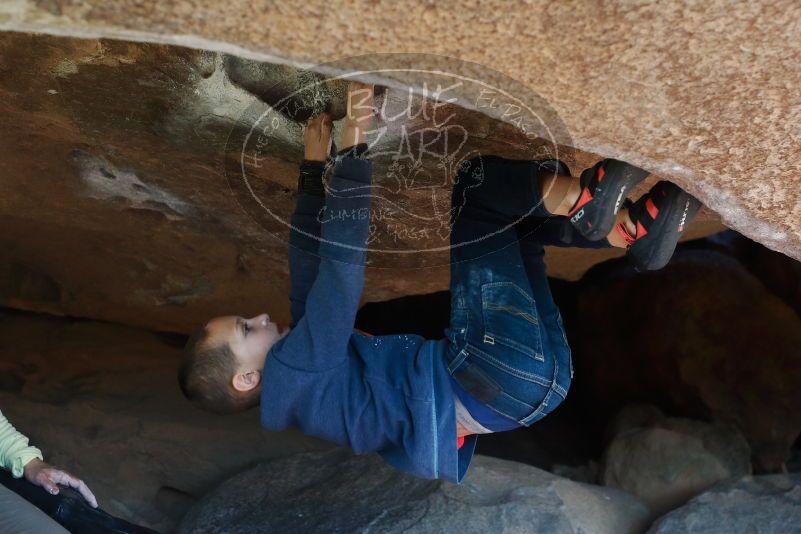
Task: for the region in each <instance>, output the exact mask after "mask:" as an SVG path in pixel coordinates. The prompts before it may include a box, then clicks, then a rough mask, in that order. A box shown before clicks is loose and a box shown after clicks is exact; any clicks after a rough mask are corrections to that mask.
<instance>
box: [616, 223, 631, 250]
mask: <svg viewBox="0 0 801 534" xmlns="http://www.w3.org/2000/svg"><path fill="white" fill-rule="evenodd" d="M615 230H617V233H619V234H620V235H621V236H623V239H624V240H625V241H626V243H628V244H629V245H631V244H632V243H634V241H635V239H634V236H633V235H631V234H630V233H629V230H628V228H626V225H625V224H624V223H622V222H621V223H617V224H616V225H615Z"/></svg>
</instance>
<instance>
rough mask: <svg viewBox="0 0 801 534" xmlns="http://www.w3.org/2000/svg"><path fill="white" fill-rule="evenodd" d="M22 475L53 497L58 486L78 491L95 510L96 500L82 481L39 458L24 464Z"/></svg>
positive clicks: (56, 492) (56, 493)
mask: <svg viewBox="0 0 801 534" xmlns="http://www.w3.org/2000/svg"><path fill="white" fill-rule="evenodd" d="M24 475H25V480H27V481H28V482H30V483H31V484H33V485H35V486H40V487H42V488H44V489H45V490H46V491H47V492H48V493H51V494H53V495H58V491H59V490H58V484H61V485H62V486H69V487H71V488H73V489H75V490H76V491H78V493H80V494H81V495H82V496H83V498H84V499H86V502H88V503H89V505H90V506H91V507H92V508H97V499H95V496H94V494H93V493H92V492H91V490H89V487H88V486H87V485H86V484H85V483H84V482H83V480H81V479H80V478H77V477H74V476H72V475H71V474H69V473H67V472H66V471H63V470H61V469H58V468H57V467H53V466H52V465H50V464H48V463H45V462H43V461H41V460H40V459H39V458H34V459H33V460H31V461H30V462H28V463H27V464H25V468H24Z"/></svg>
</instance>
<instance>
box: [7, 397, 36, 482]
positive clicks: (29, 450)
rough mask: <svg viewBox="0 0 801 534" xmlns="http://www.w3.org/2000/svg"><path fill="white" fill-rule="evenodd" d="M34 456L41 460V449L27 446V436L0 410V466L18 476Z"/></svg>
mask: <svg viewBox="0 0 801 534" xmlns="http://www.w3.org/2000/svg"><path fill="white" fill-rule="evenodd" d="M34 458H39V459H40V460H42V459H43V458H42V451H40V450H39V449H37V448H36V447H31V446H29V445H28V438H26V437H25V436H23V435H22V434H20V433H19V432H17V430H16V429H15V428H14V427H13V426H11V423H9V422H8V419H6V418H5V417H4V416H3V413H2V412H0V467H4V468H6V469H9V470H10V471H11V474H12V475H14V477H15V478H20V477H21V476H22V473H23V468H24V467H25V465H26V464H27V463H28V462H30V461H31V460H33V459H34Z"/></svg>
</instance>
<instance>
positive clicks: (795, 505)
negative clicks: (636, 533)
mask: <svg viewBox="0 0 801 534" xmlns="http://www.w3.org/2000/svg"><path fill="white" fill-rule="evenodd" d="M800 518H801V475H799V474H798V473H795V474H791V475H789V476H788V475H770V476H759V477H744V478H742V479H740V480H735V481H732V482H726V483H722V484H718V485H717V486H715V487H713V488H712V489H710V490H709V491H706V492H705V493H702V494H701V495H699V496H698V497H695V498H694V499H692V500H690V502H688V503H687V504H685V505H684V506H682V507H681V508H678V509H676V510H673V511H672V512H670V513H669V514H667V515H665V516H664V517H662V518H661V519H659V520H658V521H656V522H655V523H654V524H653V525H652V526H651V528H650V529H649V530H648V534H672V533H674V532H693V533H697V534H713V533H717V532H759V534H797V533H799V532H801V523H799V519H800Z"/></svg>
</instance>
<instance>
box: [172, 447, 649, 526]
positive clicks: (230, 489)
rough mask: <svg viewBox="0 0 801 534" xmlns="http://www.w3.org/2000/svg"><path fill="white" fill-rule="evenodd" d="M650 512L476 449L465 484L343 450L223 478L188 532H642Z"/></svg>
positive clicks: (635, 502)
mask: <svg viewBox="0 0 801 534" xmlns="http://www.w3.org/2000/svg"><path fill="white" fill-rule="evenodd" d="M647 525H648V509H647V507H646V506H645V505H644V504H643V503H642V502H641V501H640V500H639V499H637V498H636V497H633V496H631V495H628V494H626V493H624V492H622V491H619V490H616V489H613V488H604V487H601V486H592V485H589V484H580V483H577V482H572V481H570V480H567V479H564V478H560V477H558V476H555V475H552V474H550V473H548V472H546V471H542V470H540V469H537V468H535V467H531V466H527V465H523V464H518V463H515V462H509V461H506V460H499V459H496V458H489V457H485V456H476V457H475V458H474V460H473V464H472V466H471V467H470V471H469V472H468V474H467V476H466V477H465V481H464V482H463V483H462V484H459V485H456V484H450V483H447V482H441V481H432V480H423V479H419V478H415V477H412V476H410V475H406V474H404V473H401V472H400V471H396V470H394V469H393V468H391V467H389V466H388V465H386V464H385V463H384V462H383V461H381V460H380V459H379V458H378V457H377V456H376V455H364V456H353V455H352V454H351V453H350V452H348V451H345V450H342V449H337V450H333V451H328V452H325V453H311V454H308V453H307V454H298V455H293V456H290V457H288V458H283V459H280V460H274V461H271V462H269V463H263V464H260V465H257V466H256V467H254V468H252V469H250V470H248V471H245V472H243V473H240V474H239V475H236V476H235V477H233V478H231V479H229V480H227V481H226V482H223V484H221V485H220V486H219V487H218V488H217V489H216V490H214V491H212V492H211V493H210V494H209V495H207V496H206V497H204V498H203V500H202V501H201V502H199V503H198V504H197V505H196V506H195V507H194V508H192V509H191V510H190V511H189V513H188V514H187V515H186V517H185V518H184V521H183V523H182V525H181V529H180V532H182V533H190V532H191V533H204V532H221V531H225V532H228V533H232V534H233V533H248V534H250V533H254V532H362V531H364V532H366V531H368V530H369V531H371V532H385V533H392V532H406V533H429V532H462V533H467V532H477V533H478V532H481V533H484V532H532V533H533V532H549V533H560V532H565V533H568V532H569V533H574V532H593V533H598V534H603V533H610V534H624V533H628V532H630V533H635V532H642V531H643V530H644V528H645V527H646V526H647Z"/></svg>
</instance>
